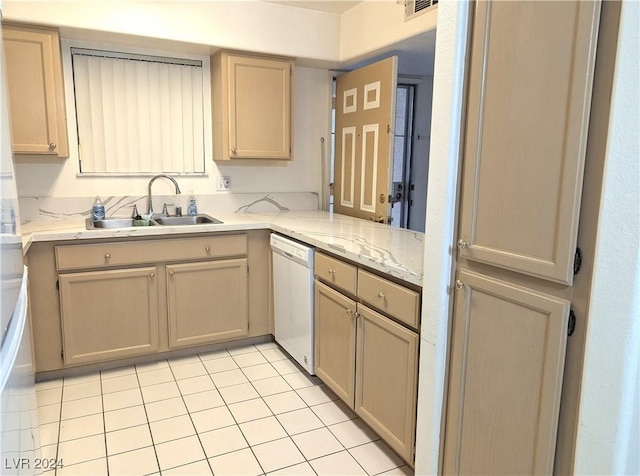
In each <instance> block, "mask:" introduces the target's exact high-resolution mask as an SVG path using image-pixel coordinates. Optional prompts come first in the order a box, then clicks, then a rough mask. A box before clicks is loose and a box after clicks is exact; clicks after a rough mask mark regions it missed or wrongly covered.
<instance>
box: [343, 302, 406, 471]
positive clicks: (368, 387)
mask: <svg viewBox="0 0 640 476" xmlns="http://www.w3.org/2000/svg"><path fill="white" fill-rule="evenodd" d="M357 321H358V328H357V331H356V334H357V345H356V393H355V397H356V398H355V407H354V409H355V411H356V413H357V414H358V415H360V417H361V418H362V419H363V420H364V421H365V422H366V423H368V424H369V426H371V428H373V429H374V430H376V432H378V434H379V435H380V436H382V437H383V439H384V440H385V441H387V443H389V445H390V446H391V447H392V448H393V449H394V450H396V451H397V452H398V453H399V454H400V455H401V456H403V457H404V458H405V459H407V460H408V461H410V462H412V461H413V457H414V440H415V426H416V403H417V399H416V396H417V391H418V335H417V334H416V333H415V332H412V331H410V330H408V329H406V328H405V327H403V326H401V325H399V324H396V323H395V322H393V321H391V320H390V319H388V318H387V317H385V316H383V315H381V314H379V313H377V312H375V311H373V310H371V309H369V308H367V307H366V306H363V305H362V304H358V318H357Z"/></svg>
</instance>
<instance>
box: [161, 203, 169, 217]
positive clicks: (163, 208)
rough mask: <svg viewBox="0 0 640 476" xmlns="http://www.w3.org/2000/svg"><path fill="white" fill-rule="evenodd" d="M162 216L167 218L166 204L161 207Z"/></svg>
mask: <svg viewBox="0 0 640 476" xmlns="http://www.w3.org/2000/svg"><path fill="white" fill-rule="evenodd" d="M162 214H163V215H164V216H166V217H168V216H169V210H167V204H166V203H165V204H163V205H162Z"/></svg>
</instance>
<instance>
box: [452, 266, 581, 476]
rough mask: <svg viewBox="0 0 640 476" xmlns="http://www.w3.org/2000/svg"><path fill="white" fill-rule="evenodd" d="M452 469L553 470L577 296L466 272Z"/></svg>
mask: <svg viewBox="0 0 640 476" xmlns="http://www.w3.org/2000/svg"><path fill="white" fill-rule="evenodd" d="M458 280H459V283H460V284H461V285H462V286H463V287H462V288H461V289H459V290H458V291H457V296H456V305H455V315H454V320H453V329H452V341H451V361H450V367H449V369H450V370H449V372H450V380H449V403H448V410H447V421H446V430H445V446H444V463H443V464H444V467H443V473H444V474H551V473H552V472H553V461H554V454H555V441H556V432H557V425H558V412H559V408H560V393H561V388H562V375H563V370H564V369H563V367H564V355H565V345H566V339H567V319H568V313H569V302H568V301H567V300H563V299H560V298H556V297H554V296H550V295H546V294H543V293H540V292H536V291H533V290H531V289H528V288H525V287H522V286H516V285H513V284H510V283H508V282H505V281H500V280H498V279H495V278H492V277H489V276H483V275H480V274H477V273H473V272H470V271H466V270H460V272H459V273H458Z"/></svg>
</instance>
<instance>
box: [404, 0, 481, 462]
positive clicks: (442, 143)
mask: <svg viewBox="0 0 640 476" xmlns="http://www.w3.org/2000/svg"><path fill="white" fill-rule="evenodd" d="M468 17H469V3H468V2H440V3H439V4H438V37H437V39H436V57H435V74H434V77H433V110H432V127H431V129H432V132H431V151H430V159H429V189H428V191H427V218H426V223H427V224H426V228H427V230H428V232H427V234H426V235H425V240H424V269H425V273H424V280H423V284H422V320H421V323H422V327H421V331H420V373H419V381H418V420H417V430H416V432H417V433H416V474H438V461H439V454H440V443H441V436H442V434H441V431H440V430H441V424H442V421H443V419H442V417H443V415H442V410H443V403H444V394H445V384H446V382H445V376H446V363H447V353H448V349H447V342H448V335H449V334H448V332H449V330H448V324H449V314H450V305H451V292H450V286H451V275H452V266H453V255H452V249H451V248H452V243H453V242H454V241H455V240H454V231H455V215H456V213H455V212H456V194H457V189H458V167H459V157H460V134H461V118H462V105H463V94H462V93H463V88H464V68H465V52H466V43H467V42H466V39H467V29H468V27H467V23H468Z"/></svg>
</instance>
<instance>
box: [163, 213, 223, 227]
mask: <svg viewBox="0 0 640 476" xmlns="http://www.w3.org/2000/svg"><path fill="white" fill-rule="evenodd" d="M153 219H154V220H155V221H156V222H158V225H165V226H181V225H212V224H217V223H222V222H221V221H220V220H218V219H216V218H213V217H210V216H209V215H185V216H181V217H163V216H156V215H154V217H153Z"/></svg>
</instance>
